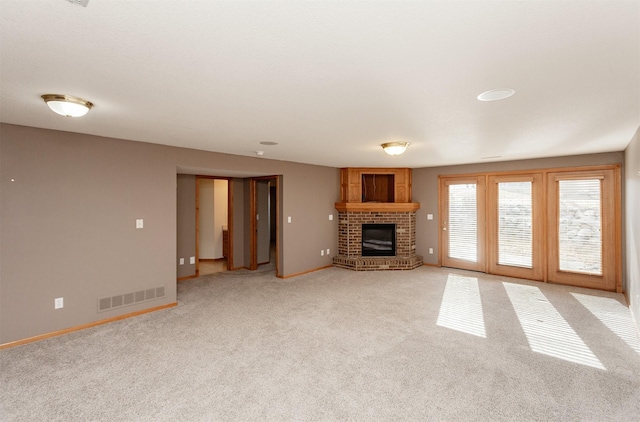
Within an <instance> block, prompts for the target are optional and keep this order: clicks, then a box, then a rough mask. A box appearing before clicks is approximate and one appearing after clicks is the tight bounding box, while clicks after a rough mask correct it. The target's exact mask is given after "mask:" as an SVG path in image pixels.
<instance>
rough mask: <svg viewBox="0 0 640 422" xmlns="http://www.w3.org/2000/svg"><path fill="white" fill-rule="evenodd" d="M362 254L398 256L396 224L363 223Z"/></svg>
mask: <svg viewBox="0 0 640 422" xmlns="http://www.w3.org/2000/svg"><path fill="white" fill-rule="evenodd" d="M362 256H396V225H395V224H363V225H362Z"/></svg>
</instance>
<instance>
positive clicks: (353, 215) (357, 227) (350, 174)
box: [333, 167, 422, 271]
mask: <svg viewBox="0 0 640 422" xmlns="http://www.w3.org/2000/svg"><path fill="white" fill-rule="evenodd" d="M340 199H341V202H337V203H336V204H335V206H336V210H338V255H336V256H335V257H334V258H333V265H335V266H336V267H342V268H348V269H351V270H356V271H376V270H412V269H414V268H417V267H419V266H421V265H422V257H421V256H418V255H416V211H417V210H418V209H419V208H420V204H419V203H417V202H411V169H408V168H353V167H351V168H343V169H341V171H340ZM363 224H386V225H395V230H396V231H395V255H393V252H391V253H388V254H387V255H393V256H363V255H362V225H363Z"/></svg>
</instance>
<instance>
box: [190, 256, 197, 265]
mask: <svg viewBox="0 0 640 422" xmlns="http://www.w3.org/2000/svg"><path fill="white" fill-rule="evenodd" d="M195 263H196V257H195V256H192V257H191V258H189V264H195Z"/></svg>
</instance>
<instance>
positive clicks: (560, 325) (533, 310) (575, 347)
mask: <svg viewBox="0 0 640 422" xmlns="http://www.w3.org/2000/svg"><path fill="white" fill-rule="evenodd" d="M502 284H503V286H504V288H505V290H506V291H507V295H508V296H509V300H511V303H512V304H513V308H514V310H515V311H516V315H517V316H518V320H519V321H520V325H521V326H522V329H523V330H524V334H525V336H526V337H527V341H528V342H529V348H531V350H532V351H533V352H536V353H541V354H544V355H548V356H553V357H556V358H558V359H563V360H567V361H570V362H575V363H579V364H582V365H586V366H591V367H593V368H598V369H605V370H606V368H605V367H604V365H602V363H601V362H600V360H599V359H598V358H597V357H596V356H595V355H594V354H593V352H592V351H591V349H589V347H588V346H587V345H586V344H585V343H584V341H582V339H581V338H580V336H579V335H578V334H577V333H576V332H575V331H574V330H573V328H571V326H570V325H569V323H568V322H567V321H566V320H565V319H564V318H563V317H562V315H560V313H559V312H558V311H557V310H556V308H555V307H554V306H553V305H552V304H551V303H550V302H549V301H548V300H547V298H546V297H545V295H544V294H542V292H541V291H540V289H539V288H537V287H534V286H525V285H520V284H512V283H506V282H503V283H502Z"/></svg>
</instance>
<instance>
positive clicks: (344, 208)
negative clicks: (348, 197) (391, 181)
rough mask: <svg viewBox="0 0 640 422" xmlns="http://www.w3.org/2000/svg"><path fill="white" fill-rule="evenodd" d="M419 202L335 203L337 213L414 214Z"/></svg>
mask: <svg viewBox="0 0 640 422" xmlns="http://www.w3.org/2000/svg"><path fill="white" fill-rule="evenodd" d="M419 208H420V203H419V202H336V210H338V212H415V211H417V210H418V209H419Z"/></svg>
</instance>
